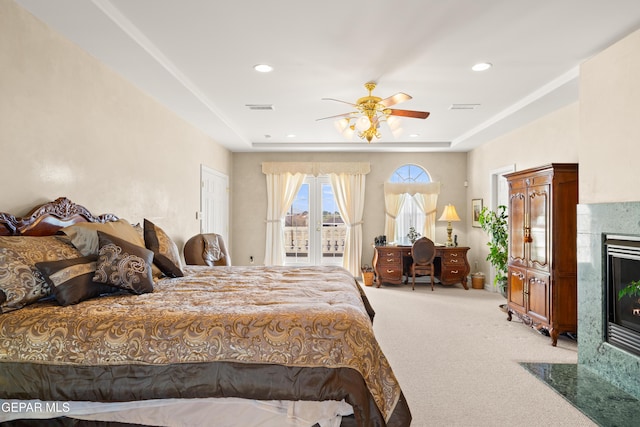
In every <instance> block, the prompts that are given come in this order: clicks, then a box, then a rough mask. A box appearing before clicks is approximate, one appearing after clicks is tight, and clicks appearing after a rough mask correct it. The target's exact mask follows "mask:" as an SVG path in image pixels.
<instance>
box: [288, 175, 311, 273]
mask: <svg viewBox="0 0 640 427" xmlns="http://www.w3.org/2000/svg"><path fill="white" fill-rule="evenodd" d="M309 211H310V206H309V184H308V183H304V184H302V187H301V188H300V191H299V192H298V195H297V196H296V198H295V200H294V201H293V204H292V205H291V208H289V212H287V214H286V215H285V219H284V250H285V254H286V261H285V262H286V264H309V225H310V218H309Z"/></svg>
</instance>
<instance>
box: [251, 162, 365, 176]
mask: <svg viewBox="0 0 640 427" xmlns="http://www.w3.org/2000/svg"><path fill="white" fill-rule="evenodd" d="M369 172H371V164H370V163H368V162H263V163H262V173H264V174H283V173H292V174H295V173H303V174H305V175H313V176H318V175H329V174H332V173H335V174H340V173H342V174H347V175H366V174H368V173H369Z"/></svg>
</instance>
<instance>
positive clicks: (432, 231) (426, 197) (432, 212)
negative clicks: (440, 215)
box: [413, 193, 438, 240]
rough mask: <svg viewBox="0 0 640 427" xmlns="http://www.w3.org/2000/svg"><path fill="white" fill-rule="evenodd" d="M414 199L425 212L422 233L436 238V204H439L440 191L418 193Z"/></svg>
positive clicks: (433, 238) (430, 237)
mask: <svg viewBox="0 0 640 427" xmlns="http://www.w3.org/2000/svg"><path fill="white" fill-rule="evenodd" d="M413 200H415V201H416V204H417V205H418V207H419V208H420V209H422V212H424V228H423V230H422V235H423V236H425V237H427V238H429V239H431V240H435V237H436V205H437V204H438V193H416V194H414V195H413Z"/></svg>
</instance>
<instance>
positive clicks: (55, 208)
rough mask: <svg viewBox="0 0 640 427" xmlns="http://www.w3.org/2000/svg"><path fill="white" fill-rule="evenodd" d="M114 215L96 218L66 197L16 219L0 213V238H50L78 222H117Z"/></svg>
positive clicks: (40, 206)
mask: <svg viewBox="0 0 640 427" xmlns="http://www.w3.org/2000/svg"><path fill="white" fill-rule="evenodd" d="M117 220H118V217H117V216H115V215H113V214H103V215H99V216H94V215H93V214H92V213H91V212H89V211H88V210H87V208H85V207H84V206H81V205H77V204H75V203H73V202H72V201H71V200H69V199H67V198H66V197H58V198H57V199H56V200H54V201H53V202H48V203H45V204H43V205H39V206H36V207H35V208H33V209H31V211H29V213H28V214H26V215H25V216H22V217H16V216H14V215H11V214H9V213H4V212H0V236H50V235H53V234H56V232H57V231H58V230H59V229H61V228H64V227H67V226H69V225H71V224H75V223H78V222H110V221H117Z"/></svg>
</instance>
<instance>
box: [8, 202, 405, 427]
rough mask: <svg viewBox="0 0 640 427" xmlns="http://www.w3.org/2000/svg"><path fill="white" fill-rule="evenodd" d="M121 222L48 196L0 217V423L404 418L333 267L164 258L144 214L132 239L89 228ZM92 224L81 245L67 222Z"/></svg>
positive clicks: (167, 250)
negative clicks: (127, 263)
mask: <svg viewBox="0 0 640 427" xmlns="http://www.w3.org/2000/svg"><path fill="white" fill-rule="evenodd" d="M123 222H126V221H125V220H122V219H119V218H118V217H117V216H115V215H112V214H106V215H99V216H95V215H93V214H92V213H90V212H89V211H88V210H87V209H86V208H84V207H83V206H81V205H78V204H75V203H73V202H71V201H70V200H69V199H67V198H64V197H62V198H59V199H56V200H55V201H53V202H49V203H45V204H43V205H39V206H38V207H36V208H34V209H33V210H31V211H30V212H29V213H28V214H27V215H25V216H13V215H11V214H8V213H0V310H1V311H0V313H1V314H0V399H2V402H1V403H0V406H1V407H0V421H4V422H7V423H8V424H9V425H11V423H17V424H15V425H25V424H24V423H28V420H29V419H38V420H37V423H38V424H37V425H42V423H43V422H44V421H45V420H51V421H52V422H53V421H55V422H56V423H57V424H55V425H60V423H62V425H65V424H66V425H84V424H86V425H104V424H99V423H104V422H111V423H133V424H145V425H197V424H204V423H206V424H207V425H214V426H215V425H225V426H228V425H239V426H248V425H251V424H255V425H278V426H288V425H290V426H302V425H310V426H311V425H319V426H332V425H343V426H349V425H357V426H408V425H410V422H411V414H410V411H409V408H408V405H407V402H406V400H405V398H404V395H403V393H402V390H401V388H400V386H399V384H398V381H397V379H396V378H395V376H394V374H393V371H392V369H391V367H390V365H389V362H388V360H387V359H386V357H385V355H384V354H383V352H382V351H381V349H380V346H379V344H378V342H377V341H376V339H375V336H374V333H373V326H372V322H373V316H374V312H373V310H372V308H371V307H370V305H369V303H368V301H367V299H366V295H365V294H364V293H363V291H362V289H361V288H360V286H359V285H358V283H357V281H356V280H355V279H354V278H353V276H351V275H350V274H349V273H348V272H347V271H346V270H344V269H342V268H337V267H298V268H286V267H240V266H238V267H206V266H188V265H180V260H179V255H178V259H176V254H175V251H176V247H175V244H172V242H171V241H170V239H169V238H168V236H167V235H166V233H164V231H163V230H161V229H160V228H159V227H155V228H153V226H154V225H153V224H151V223H149V224H151V225H149V226H148V224H147V222H146V220H145V226H144V230H141V229H140V228H138V229H137V230H136V233H139V237H140V238H141V240H140V241H141V242H142V243H139V244H138V245H134V244H133V243H131V242H135V239H136V238H138V237H131V240H127V239H124V237H123V236H120V235H118V233H115V232H114V234H110V233H109V232H108V231H109V230H111V229H110V228H106V230H107V231H104V229H102V228H100V227H114V226H115V225H117V224H118V223H123ZM128 225H130V224H128ZM93 226H95V227H96V229H98V230H102V231H98V232H95V233H94V236H95V234H97V236H98V238H99V239H98V248H99V250H98V253H97V254H94V253H90V250H89V249H87V247H81V245H80V244H78V240H77V236H73V235H72V234H71V233H70V232H69V230H70V229H78V228H81V229H83V230H84V229H86V228H91V227H93ZM132 228H133V229H135V227H132ZM127 230H128V229H127ZM149 231H152V232H153V233H151V235H150V234H149ZM125 237H126V236H125ZM150 237H151V238H150ZM127 238H128V237H127ZM150 241H152V242H153V244H152V245H151V247H149V242H150ZM84 243H86V242H84V241H83V244H84ZM23 245H25V246H23ZM154 245H155V247H154ZM114 247H115V248H116V249H118V250H119V251H120V252H118V251H116V250H112V249H113V248H114ZM93 250H94V251H95V247H94V248H93ZM87 251H89V252H87ZM172 251H173V252H172ZM149 253H151V255H149ZM130 254H133V255H135V256H133V255H132V256H131V258H132V259H136V260H138V261H139V263H138V264H140V265H136V268H138V267H139V269H138V270H136V269H131V271H129V270H127V273H130V272H133V273H131V277H130V276H129V275H125V274H124V273H122V272H121V274H120V276H118V275H117V274H116V270H115V268H116V267H114V266H115V265H116V264H117V265H118V266H120V265H121V264H123V260H124V259H128V258H126V257H124V256H125V255H126V256H129V255H130ZM138 255H139V256H138ZM118 256H120V257H121V258H118V259H117V260H116V261H117V262H116V261H114V259H112V258H114V257H118ZM140 260H144V262H142V261H140ZM171 261H173V263H172V262H171ZM3 263H4V264H3ZM156 264H157V265H156ZM89 266H90V267H91V268H90V269H89V273H87V271H85V270H82V269H80V267H81V268H83V269H86V268H89ZM54 267H55V268H54ZM63 267H64V268H63ZM152 267H153V268H152ZM170 267H174V270H171V268H170ZM106 268H112V270H107V271H106V272H105V273H104V274H103V275H101V274H99V273H100V272H101V271H103V270H105V269H106ZM134 270H135V271H134ZM69 271H75V272H76V273H78V272H81V273H84V274H80V273H78V274H76V275H75V276H73V275H69V274H68V272H69ZM62 272H65V274H61V273H62ZM87 274H88V275H87ZM102 276H104V277H102ZM114 276H117V277H116V278H115V279H113V277H114ZM172 276H175V277H172ZM25 277H26V278H25ZM82 277H84V278H85V279H83V280H84V281H83V282H82V283H81V284H80V283H79V282H78V280H79V278H82ZM87 277H89V278H90V280H89V279H86V278H87ZM149 277H151V278H149ZM101 279H105V280H102V281H101V282H100V283H97V281H98V280H101ZM17 280H20V281H21V284H20V286H16V281H17ZM87 280H89V282H90V284H88V282H87ZM112 280H116V282H113V281H112ZM118 281H120V282H118ZM72 285H73V287H72ZM25 286H26V288H27V289H26V291H25V290H24V289H22V288H24V287H25ZM21 287H22V288H21ZM16 288H18V289H17V290H16ZM87 292H89V293H90V294H87ZM78 295H80V297H79V296H78ZM278 417H280V418H278ZM80 420H82V421H80ZM198 420H200V421H198ZM205 420H206V422H205ZM79 422H81V423H82V424H78V423H79ZM92 423H96V424H92Z"/></svg>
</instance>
